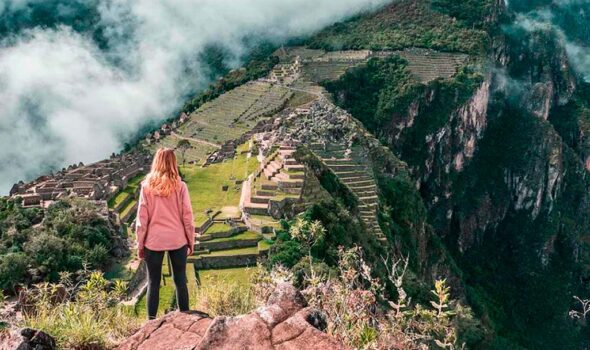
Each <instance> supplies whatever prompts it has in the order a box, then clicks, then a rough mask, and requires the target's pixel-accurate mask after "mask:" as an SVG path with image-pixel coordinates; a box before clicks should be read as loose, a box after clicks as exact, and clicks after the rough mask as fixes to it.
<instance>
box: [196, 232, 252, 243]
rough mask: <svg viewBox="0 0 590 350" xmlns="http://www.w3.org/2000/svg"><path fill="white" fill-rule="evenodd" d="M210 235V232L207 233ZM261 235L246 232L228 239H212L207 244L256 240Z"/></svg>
mask: <svg viewBox="0 0 590 350" xmlns="http://www.w3.org/2000/svg"><path fill="white" fill-rule="evenodd" d="M207 233H209V231H207ZM259 237H260V235H259V234H258V233H256V232H252V231H246V232H243V233H240V234H237V235H233V236H231V237H226V238H215V239H211V240H209V241H207V242H226V241H239V240H246V239H256V238H259Z"/></svg>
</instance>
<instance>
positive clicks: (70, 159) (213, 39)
mask: <svg viewBox="0 0 590 350" xmlns="http://www.w3.org/2000/svg"><path fill="white" fill-rule="evenodd" d="M50 2H51V1H50V0H47V1H39V0H37V1H32V0H29V1H27V0H18V1H17V0H10V1H2V0H0V15H3V16H10V15H11V13H10V11H13V13H14V14H19V15H22V14H23V13H25V14H27V13H30V11H29V9H30V8H32V7H31V6H36V5H39V4H43V3H50ZM54 2H55V1H54ZM387 2H388V1H387V0H339V1H338V2H337V5H336V2H335V1H333V0H290V1H275V0H193V1H189V0H174V1H163V0H160V1H156V0H149V1H148V0H94V1H91V0H88V1H83V0H78V1H71V2H66V3H67V4H68V5H67V6H73V5H72V4H81V5H84V6H86V7H88V6H95V8H94V9H95V11H96V13H97V14H98V19H97V23H94V24H93V25H94V26H99V27H100V28H101V31H100V35H101V42H98V43H97V40H96V38H95V37H93V32H92V31H83V30H79V29H72V28H75V26H72V25H71V24H70V23H66V22H64V23H61V24H60V23H59V21H58V22H57V23H52V25H51V26H44V27H35V26H34V25H33V26H30V25H29V26H27V27H25V28H22V29H20V30H18V31H16V32H11V33H5V36H4V38H3V39H2V41H1V42H0V101H1V102H0V164H1V165H0V193H6V192H7V191H8V189H9V188H10V185H11V184H12V183H14V182H16V181H18V180H21V179H23V180H29V179H31V178H34V177H36V176H38V175H40V174H42V173H44V172H47V171H49V170H51V169H56V168H61V167H63V166H65V165H67V164H71V163H74V162H79V161H84V162H91V161H96V160H99V159H101V158H104V157H106V156H107V155H108V154H110V153H111V152H113V151H118V150H120V149H121V147H122V145H123V143H124V142H125V141H126V140H128V139H129V137H130V136H131V135H133V133H134V131H136V130H137V129H138V128H140V127H141V126H142V125H145V124H146V123H148V122H150V121H154V120H162V119H164V118H166V117H169V116H170V115H171V113H173V112H174V111H175V110H177V109H178V108H179V106H181V105H182V103H183V97H184V96H186V94H187V93H189V92H190V91H194V90H195V89H199V88H203V87H205V86H206V84H207V83H208V81H207V80H206V78H205V76H206V74H205V71H204V69H205V68H204V67H203V65H202V64H201V62H199V60H198V57H199V54H200V53H201V52H203V50H204V48H206V47H207V46H208V45H211V44H216V45H221V46H222V47H223V48H224V49H226V50H228V52H229V53H230V54H231V57H235V58H239V57H242V56H243V54H244V53H246V52H247V50H248V47H247V46H246V45H245V44H244V38H251V37H256V38H259V39H261V40H270V41H274V42H276V43H280V42H283V41H285V40H287V39H289V38H293V37H298V36H302V35H308V34H311V33H313V32H315V31H317V30H319V29H321V28H322V27H325V26H327V25H329V24H332V23H334V22H336V21H339V20H342V19H344V18H346V17H348V16H352V15H355V14H357V13H359V12H361V11H370V10H375V9H377V8H378V7H379V6H382V5H384V4H385V3H387ZM46 5H47V4H46ZM23 9H24V10H23ZM56 11H61V13H60V15H63V16H66V17H67V15H68V14H69V13H70V12H71V11H72V8H69V7H63V6H61V7H60V6H56ZM68 11H70V12H68ZM64 14H65V15H64ZM60 18H61V17H60ZM94 29H96V28H94ZM239 63H240V62H239V60H238V59H235V60H233V61H232V64H233V65H238V64H239Z"/></svg>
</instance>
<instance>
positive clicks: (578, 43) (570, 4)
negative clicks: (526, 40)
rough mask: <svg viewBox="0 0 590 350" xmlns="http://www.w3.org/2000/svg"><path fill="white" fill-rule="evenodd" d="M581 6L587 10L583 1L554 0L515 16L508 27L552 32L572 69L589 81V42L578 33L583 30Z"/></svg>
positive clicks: (587, 4)
mask: <svg viewBox="0 0 590 350" xmlns="http://www.w3.org/2000/svg"><path fill="white" fill-rule="evenodd" d="M585 7H588V9H589V10H590V3H589V2H588V1H587V0H554V1H553V4H552V6H544V7H541V8H536V9H534V10H531V11H529V12H525V13H519V14H517V15H516V19H515V21H514V22H513V23H512V25H511V28H520V29H523V30H526V31H528V32H536V31H547V32H552V33H555V35H556V37H557V38H558V40H559V42H560V43H561V45H563V47H564V49H565V52H566V54H567V56H568V59H569V62H570V63H571V66H572V67H573V69H574V70H575V71H576V72H577V73H578V74H580V75H581V76H582V78H584V80H586V81H587V82H590V42H588V39H587V38H586V40H582V39H581V38H585V35H583V33H582V34H581V33H580V31H581V30H587V29H586V17H585V16H586V15H585V13H586V12H587V11H584V9H585ZM566 15H567V17H566ZM564 18H577V21H579V22H581V23H583V24H582V26H583V27H584V28H581V27H580V23H576V22H564V20H563V19H564Z"/></svg>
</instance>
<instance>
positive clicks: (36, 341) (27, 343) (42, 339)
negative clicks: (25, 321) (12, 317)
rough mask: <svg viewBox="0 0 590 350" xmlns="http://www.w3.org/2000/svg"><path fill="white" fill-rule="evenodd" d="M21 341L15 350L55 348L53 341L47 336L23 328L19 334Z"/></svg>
mask: <svg viewBox="0 0 590 350" xmlns="http://www.w3.org/2000/svg"><path fill="white" fill-rule="evenodd" d="M20 334H21V335H22V336H23V338H24V339H23V341H22V342H21V343H20V344H19V345H18V346H17V347H16V350H55V349H57V346H56V344H55V339H53V337H51V336H50V335H49V334H47V333H45V332H43V331H38V330H35V329H31V328H23V329H22V330H21V332H20Z"/></svg>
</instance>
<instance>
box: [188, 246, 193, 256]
mask: <svg viewBox="0 0 590 350" xmlns="http://www.w3.org/2000/svg"><path fill="white" fill-rule="evenodd" d="M194 252H195V248H194V247H191V246H190V245H189V246H187V249H186V256H191V255H193V253H194Z"/></svg>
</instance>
